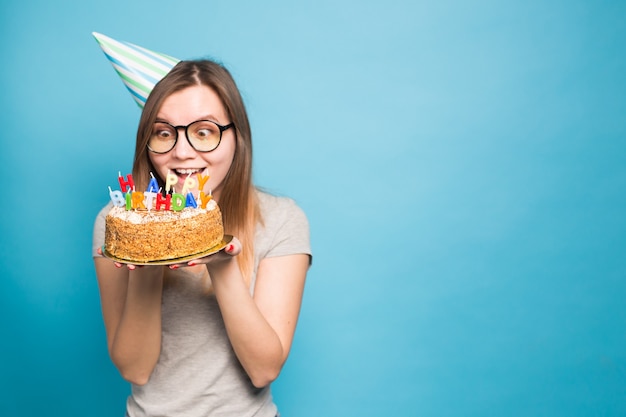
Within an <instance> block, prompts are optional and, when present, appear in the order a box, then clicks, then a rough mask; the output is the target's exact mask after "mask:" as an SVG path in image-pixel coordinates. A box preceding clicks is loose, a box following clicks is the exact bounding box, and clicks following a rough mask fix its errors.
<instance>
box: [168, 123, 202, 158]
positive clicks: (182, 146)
mask: <svg viewBox="0 0 626 417" xmlns="http://www.w3.org/2000/svg"><path fill="white" fill-rule="evenodd" d="M177 131H178V140H177V141H176V145H174V149H172V156H174V157H175V158H177V159H192V158H195V157H196V150H195V149H194V148H193V147H192V146H191V144H190V143H189V141H188V140H187V135H186V133H185V128H184V127H179V128H177Z"/></svg>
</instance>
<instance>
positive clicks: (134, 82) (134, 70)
mask: <svg viewBox="0 0 626 417" xmlns="http://www.w3.org/2000/svg"><path fill="white" fill-rule="evenodd" d="M93 36H94V37H95V38H96V40H97V41H98V43H99V44H100V47H101V48H102V50H103V51H104V54H105V55H106V56H107V58H109V61H111V64H112V65H113V68H115V71H117V74H118V75H119V76H120V78H121V79H122V81H123V82H124V84H125V85H126V88H128V91H130V94H132V96H133V98H134V99H135V101H136V102H137V104H138V105H139V107H141V108H143V106H144V104H145V103H146V99H147V98H148V95H149V94H150V92H151V91H152V89H153V88H154V85H155V84H156V83H157V82H159V80H161V78H163V77H165V75H166V74H167V73H168V72H170V70H171V69H172V68H173V67H174V65H176V64H177V63H178V62H179V61H180V60H179V59H176V58H172V57H171V56H168V55H165V54H161V53H158V52H153V51H150V50H148V49H145V48H142V47H140V46H137V45H133V44H132V43H128V42H119V41H116V40H115V39H111V38H109V37H108V36H105V35H102V34H100V33H96V32H93Z"/></svg>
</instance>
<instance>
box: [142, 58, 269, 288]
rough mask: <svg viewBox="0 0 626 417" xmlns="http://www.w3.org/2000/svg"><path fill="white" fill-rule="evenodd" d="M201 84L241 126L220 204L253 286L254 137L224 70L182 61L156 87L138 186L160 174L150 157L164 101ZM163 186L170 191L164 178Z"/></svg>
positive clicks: (146, 113) (145, 117)
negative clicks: (156, 125)
mask: <svg viewBox="0 0 626 417" xmlns="http://www.w3.org/2000/svg"><path fill="white" fill-rule="evenodd" d="M196 85H204V86H206V87H209V88H211V89H212V90H213V91H214V92H215V93H216V94H217V95H218V97H219V98H220V99H221V101H222V105H223V106H224V109H225V110H226V115H227V117H229V118H230V121H231V122H232V123H234V125H235V136H236V148H235V155H234V157H233V161H232V164H231V166H230V169H229V171H228V174H227V175H226V178H225V179H224V183H223V186H222V191H221V194H220V197H219V201H218V204H219V206H220V210H221V211H222V217H223V221H224V231H225V233H226V234H231V235H233V236H237V237H238V238H239V240H240V241H241V243H242V246H243V248H242V252H241V253H240V254H239V255H238V257H237V260H238V262H239V268H240V269H241V272H242V274H243V276H244V279H245V280H246V283H247V284H248V285H249V284H250V276H251V274H252V269H253V263H254V233H255V228H256V224H257V222H259V221H261V218H260V212H259V208H258V202H257V199H256V193H255V188H254V185H253V183H252V132H251V130H250V123H249V121H248V114H247V113H246V108H245V105H244V103H243V99H242V97H241V94H240V92H239V89H238V88H237V85H236V83H235V81H234V79H233V77H232V75H231V74H230V72H229V71H228V70H227V69H226V68H225V67H224V66H223V65H221V64H219V63H217V62H214V61H209V60H195V61H181V62H179V63H178V64H177V65H176V66H175V67H174V68H172V70H171V71H170V72H169V73H168V74H167V75H166V76H165V77H164V78H163V79H162V80H161V81H159V82H158V83H157V84H156V86H155V87H154V89H153V90H152V92H151V93H150V95H149V96H148V99H147V100H146V104H145V106H144V109H143V112H142V114H141V119H140V120H139V127H138V128H137V142H136V145H135V159H134V162H133V179H134V181H135V185H136V187H137V188H138V189H140V190H143V189H146V188H147V185H148V181H149V180H150V172H157V170H156V169H155V168H154V166H153V165H152V162H151V161H150V158H149V157H148V146H147V145H148V139H149V138H150V135H151V133H152V128H153V125H154V122H155V121H156V118H157V114H158V112H159V110H160V109H161V106H162V105H163V101H165V99H166V98H167V97H169V96H170V95H171V94H172V93H175V92H178V91H181V90H184V89H186V88H189V87H192V86H196ZM157 181H158V182H159V185H160V186H161V187H163V186H164V184H163V179H162V178H157Z"/></svg>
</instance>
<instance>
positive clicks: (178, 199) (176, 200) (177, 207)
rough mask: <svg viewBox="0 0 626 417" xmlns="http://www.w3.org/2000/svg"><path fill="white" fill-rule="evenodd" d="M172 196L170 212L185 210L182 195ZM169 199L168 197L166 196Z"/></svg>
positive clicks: (175, 194)
mask: <svg viewBox="0 0 626 417" xmlns="http://www.w3.org/2000/svg"><path fill="white" fill-rule="evenodd" d="M171 196H172V205H171V207H172V210H173V211H181V210H182V209H184V208H185V196H184V195H182V194H178V193H174V194H171ZM168 197H169V195H168Z"/></svg>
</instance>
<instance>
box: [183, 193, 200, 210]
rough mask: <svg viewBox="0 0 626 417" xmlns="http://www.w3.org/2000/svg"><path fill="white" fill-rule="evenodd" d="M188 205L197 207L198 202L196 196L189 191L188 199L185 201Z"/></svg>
mask: <svg viewBox="0 0 626 417" xmlns="http://www.w3.org/2000/svg"><path fill="white" fill-rule="evenodd" d="M185 205H186V206H187V207H192V208H197V207H198V203H197V202H196V199H195V197H194V196H193V194H191V193H187V201H186V202H185Z"/></svg>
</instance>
